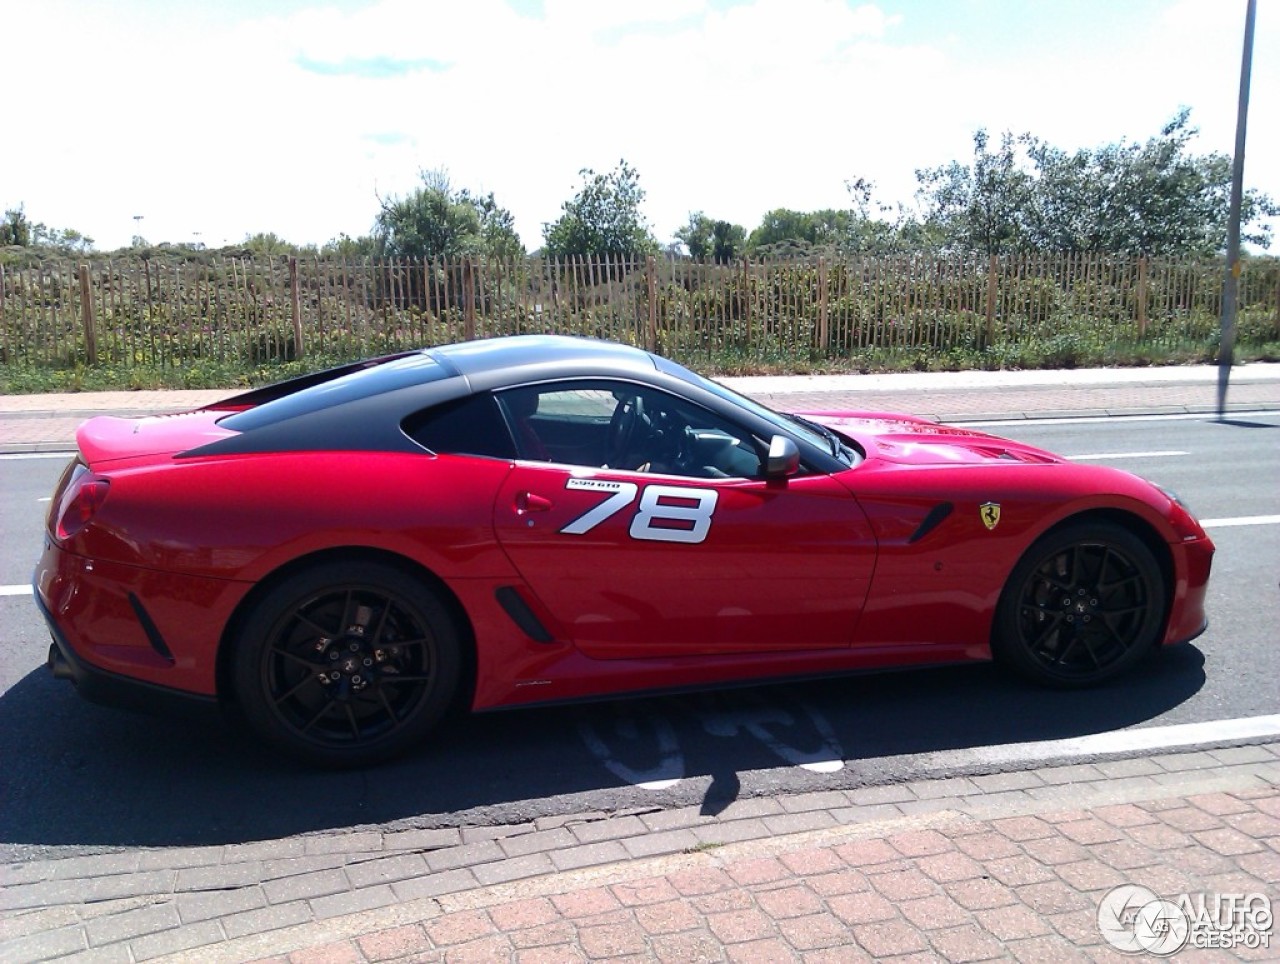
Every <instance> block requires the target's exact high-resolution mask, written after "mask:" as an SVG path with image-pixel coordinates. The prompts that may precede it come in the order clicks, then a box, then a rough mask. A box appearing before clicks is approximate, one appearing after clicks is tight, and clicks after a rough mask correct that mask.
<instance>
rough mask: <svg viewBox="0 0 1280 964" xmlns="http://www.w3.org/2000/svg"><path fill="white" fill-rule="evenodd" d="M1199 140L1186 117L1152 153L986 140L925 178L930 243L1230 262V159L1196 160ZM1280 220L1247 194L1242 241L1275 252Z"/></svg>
mask: <svg viewBox="0 0 1280 964" xmlns="http://www.w3.org/2000/svg"><path fill="white" fill-rule="evenodd" d="M1197 133H1198V132H1197V131H1196V129H1195V128H1194V127H1192V126H1191V124H1190V112H1189V111H1188V110H1186V109H1185V108H1184V109H1183V110H1180V111H1179V112H1178V113H1177V114H1176V115H1174V117H1173V119H1172V120H1170V121H1169V122H1168V123H1167V124H1166V125H1165V126H1164V127H1163V128H1162V129H1161V131H1160V133H1159V134H1158V135H1156V136H1155V137H1152V138H1149V139H1148V140H1146V141H1145V142H1142V143H1138V142H1128V141H1120V142H1119V143H1113V144H1107V145H1104V146H1102V147H1097V148H1085V149H1082V150H1077V151H1074V152H1067V151H1064V150H1061V149H1060V148H1057V147H1054V146H1052V145H1051V144H1048V143H1046V142H1045V141H1042V140H1040V139H1039V138H1037V137H1035V136H1033V135H1031V134H1021V135H1018V136H1015V135H1013V134H1012V133H1010V132H1008V131H1006V132H1005V133H1004V134H1003V135H1002V137H1001V139H1000V143H999V145H998V146H993V145H992V144H991V142H990V138H988V136H987V132H986V131H984V130H980V131H978V132H977V133H976V134H975V135H974V139H973V141H974V152H973V160H972V162H971V163H969V164H961V163H959V162H958V161H953V162H951V163H950V164H946V165H943V166H941V167H936V168H929V169H925V170H918V171H916V179H917V182H918V184H919V189H918V191H917V192H916V197H917V199H918V201H919V202H920V204H921V207H922V208H923V211H924V219H923V223H922V224H921V225H920V228H921V230H922V231H923V234H924V239H925V240H926V241H929V240H936V242H937V243H938V244H940V245H942V246H943V247H950V248H956V249H963V250H971V251H973V250H976V251H982V252H984V253H989V254H1002V253H1005V252H1009V251H1019V250H1041V251H1090V252H1102V253H1108V254H1127V255H1135V254H1149V255H1200V256H1211V255H1215V254H1220V253H1221V252H1222V251H1223V249H1224V247H1225V244H1226V233H1227V212H1228V206H1229V204H1228V202H1229V199H1230V192H1231V159H1230V158H1229V157H1227V156H1225V155H1223V154H1203V155H1197V154H1195V153H1193V151H1192V141H1193V140H1194V139H1195V137H1196V135H1197ZM1277 214H1280V207H1278V206H1277V205H1276V203H1275V202H1274V201H1273V200H1272V199H1271V198H1270V197H1268V196H1267V195H1265V194H1262V193H1260V192H1258V191H1253V190H1250V191H1247V192H1246V194H1245V198H1244V206H1243V210H1242V212H1241V224H1242V227H1243V233H1242V236H1243V239H1244V240H1245V241H1247V242H1248V243H1251V244H1256V245H1259V246H1261V247H1264V248H1265V247H1268V246H1269V245H1270V243H1271V230H1270V227H1269V226H1268V225H1267V224H1266V222H1265V220H1264V219H1265V218H1269V217H1275V216H1276V215H1277ZM904 226H909V225H904Z"/></svg>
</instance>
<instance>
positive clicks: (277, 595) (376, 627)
mask: <svg viewBox="0 0 1280 964" xmlns="http://www.w3.org/2000/svg"><path fill="white" fill-rule="evenodd" d="M460 662H461V660H460V653H459V639H458V633H457V630H456V628H455V626H454V622H453V619H452V617H451V616H450V613H449V611H448V610H447V609H446V608H445V607H444V606H443V605H442V604H441V603H440V601H439V600H438V599H437V598H436V596H435V594H434V593H433V592H432V591H431V590H430V589H429V588H427V587H426V586H424V585H423V584H422V583H421V582H420V581H418V580H416V579H414V578H412V577H411V576H409V575H407V574H406V573H404V572H402V571H400V570H399V569H396V568H394V567H392V566H387V565H383V564H380V563H370V562H365V561H360V562H351V563H345V562H330V563H324V564H321V565H318V566H315V567H312V568H310V569H306V570H303V571H302V572H299V573H297V574H295V575H293V576H290V577H289V578H287V579H286V580H285V581H284V582H282V583H281V584H280V585H278V586H276V587H275V588H274V589H273V590H271V591H270V592H269V593H268V594H267V595H265V596H264V597H263V598H262V599H261V600H259V601H258V603H257V604H256V605H255V606H254V607H253V609H252V610H251V611H250V612H249V614H248V616H247V618H246V619H245V621H244V623H243V628H242V629H241V631H240V634H239V638H238V645H237V648H236V653H235V688H236V695H237V697H238V698H239V701H240V706H241V709H242V710H243V712H244V715H245V717H246V718H247V720H248V722H249V724H250V725H251V726H252V727H253V728H254V729H255V730H256V731H257V732H258V733H259V734H261V735H262V736H263V737H265V738H266V739H267V740H268V741H270V742H271V743H272V744H274V745H275V746H276V747H278V748H280V749H282V750H284V751H285V752H286V753H289V754H290V755H292V756H295V757H299V758H301V759H304V760H306V761H308V762H312V763H318V764H321V765H324V766H337V767H341V766H360V765H365V764H370V763H375V762H378V761H381V760H385V759H387V758H389V757H392V756H395V755H396V754H398V753H401V752H402V751H404V750H405V749H406V748H407V747H408V746H410V745H411V744H413V743H415V742H417V741H419V740H420V739H422V738H423V737H424V736H425V735H426V733H427V732H428V731H429V730H430V729H431V727H432V726H433V725H434V724H435V723H437V722H438V721H439V719H440V717H441V716H442V715H443V714H444V712H445V710H446V709H447V708H448V706H449V704H450V702H451V701H452V699H453V696H454V693H455V691H456V689H457V684H458V676H459V667H460Z"/></svg>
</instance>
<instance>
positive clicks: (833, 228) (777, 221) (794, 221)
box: [747, 208, 853, 257]
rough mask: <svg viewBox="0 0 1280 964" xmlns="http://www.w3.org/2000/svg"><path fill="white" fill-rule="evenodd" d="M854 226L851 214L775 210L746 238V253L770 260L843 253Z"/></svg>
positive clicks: (787, 209)
mask: <svg viewBox="0 0 1280 964" xmlns="http://www.w3.org/2000/svg"><path fill="white" fill-rule="evenodd" d="M852 223H853V215H852V214H851V213H850V212H849V211H837V210H834V209H831V208H827V209H824V210H821V211H793V210H791V209H790V208H774V209H773V210H772V211H769V212H767V213H766V214H765V216H764V217H763V218H762V219H761V221H760V226H759V227H757V228H756V229H755V230H754V231H752V232H751V234H750V236H749V237H748V238H747V251H748V253H750V254H755V255H760V256H767V257H805V256H808V255H811V254H813V253H815V252H817V251H827V252H831V253H834V252H836V251H842V250H844V249H845V248H846V246H847V242H848V239H849V232H850V227H851V225H852Z"/></svg>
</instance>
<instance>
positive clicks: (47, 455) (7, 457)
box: [0, 452, 76, 462]
mask: <svg viewBox="0 0 1280 964" xmlns="http://www.w3.org/2000/svg"><path fill="white" fill-rule="evenodd" d="M75 454H76V453H75V452H4V453H0V459H3V460H4V461H6V462H10V461H16V460H17V459H69V458H71V456H73V455H75Z"/></svg>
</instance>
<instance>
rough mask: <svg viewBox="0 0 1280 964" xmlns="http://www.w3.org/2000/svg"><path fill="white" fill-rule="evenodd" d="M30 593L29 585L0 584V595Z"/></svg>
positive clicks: (23, 594) (26, 594)
mask: <svg viewBox="0 0 1280 964" xmlns="http://www.w3.org/2000/svg"><path fill="white" fill-rule="evenodd" d="M30 594H31V587H30V586H29V585H22V586H0V596H28V595H30Z"/></svg>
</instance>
